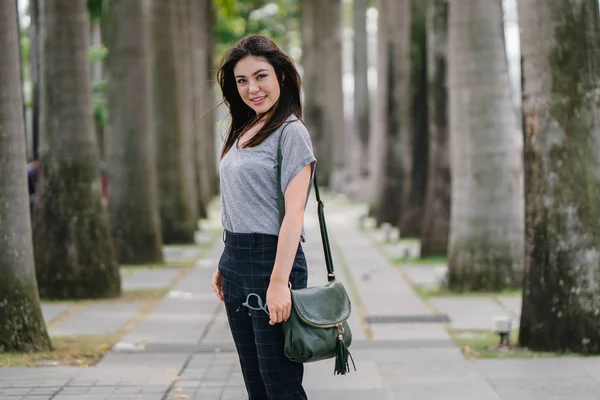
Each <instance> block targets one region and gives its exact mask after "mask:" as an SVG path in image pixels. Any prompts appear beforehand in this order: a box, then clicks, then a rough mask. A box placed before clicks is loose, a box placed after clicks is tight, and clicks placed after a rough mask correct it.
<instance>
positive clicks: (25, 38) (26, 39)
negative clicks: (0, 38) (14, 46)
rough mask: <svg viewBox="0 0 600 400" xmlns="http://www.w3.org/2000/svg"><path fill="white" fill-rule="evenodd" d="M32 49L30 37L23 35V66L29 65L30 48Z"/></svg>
mask: <svg viewBox="0 0 600 400" xmlns="http://www.w3.org/2000/svg"><path fill="white" fill-rule="evenodd" d="M30 47H31V40H29V37H28V36H25V35H21V60H22V64H23V65H29V60H30V57H29V48H30Z"/></svg>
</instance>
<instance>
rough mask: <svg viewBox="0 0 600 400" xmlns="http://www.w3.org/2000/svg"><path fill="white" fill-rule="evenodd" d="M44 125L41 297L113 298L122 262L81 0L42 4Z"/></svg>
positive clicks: (37, 235) (37, 226)
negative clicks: (108, 204) (112, 225)
mask: <svg viewBox="0 0 600 400" xmlns="http://www.w3.org/2000/svg"><path fill="white" fill-rule="evenodd" d="M41 6H42V26H43V29H42V33H43V62H44V63H43V71H44V76H43V83H44V86H43V90H42V92H43V101H42V107H43V112H42V116H43V123H42V126H43V127H44V131H43V134H44V137H45V138H44V141H43V143H42V147H41V149H40V170H41V174H40V180H39V183H38V193H39V196H38V197H37V199H36V201H37V203H36V206H35V210H34V247H35V260H36V267H37V277H38V284H39V289H40V295H41V296H42V297H45V298H101V297H115V296H118V295H119V294H120V292H121V279H120V274H119V268H118V264H117V262H116V259H115V256H114V249H113V246H112V242H111V239H110V234H109V229H108V218H107V213H106V209H105V207H104V205H103V204H102V193H101V184H100V176H99V171H98V169H99V157H98V145H97V143H96V137H95V134H94V131H93V118H92V99H91V86H90V64H89V60H88V43H89V39H88V36H89V23H88V15H87V9H86V6H85V4H84V3H83V2H72V1H70V0H46V1H44V2H43V3H42V4H41Z"/></svg>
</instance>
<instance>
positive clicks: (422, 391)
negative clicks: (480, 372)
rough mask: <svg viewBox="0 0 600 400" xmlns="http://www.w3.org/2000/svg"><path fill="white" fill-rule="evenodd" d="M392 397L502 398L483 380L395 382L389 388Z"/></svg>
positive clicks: (438, 399) (436, 399)
mask: <svg viewBox="0 0 600 400" xmlns="http://www.w3.org/2000/svg"><path fill="white" fill-rule="evenodd" d="M389 392H390V394H391V397H390V398H391V399H394V400H396V399H397V400H404V399H415V400H416V399H427V400H502V399H501V398H500V397H499V396H498V394H497V393H496V392H495V390H494V389H493V388H492V387H491V385H490V384H489V383H488V382H486V381H482V380H472V381H469V382H465V381H460V382H445V383H443V384H436V382H433V381H431V382H429V383H427V384H411V383H405V384H401V383H398V384H395V385H394V386H393V388H389Z"/></svg>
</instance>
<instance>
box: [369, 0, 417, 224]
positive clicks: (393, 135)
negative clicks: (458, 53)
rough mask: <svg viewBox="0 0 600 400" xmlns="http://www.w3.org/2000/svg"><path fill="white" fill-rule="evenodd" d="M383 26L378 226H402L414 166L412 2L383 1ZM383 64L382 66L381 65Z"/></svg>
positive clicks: (402, 0) (381, 5)
mask: <svg viewBox="0 0 600 400" xmlns="http://www.w3.org/2000/svg"><path fill="white" fill-rule="evenodd" d="M379 5H380V9H379V15H380V24H379V27H380V29H381V27H382V25H383V24H385V25H386V26H385V28H383V30H382V34H381V35H380V36H379V39H378V40H379V41H380V51H382V52H384V54H383V55H380V60H381V62H382V63H385V67H384V68H382V69H379V74H382V75H383V76H382V79H381V80H380V83H379V85H378V88H379V93H378V96H379V99H380V101H381V104H380V105H379V107H381V109H382V112H383V120H382V123H381V129H382V130H383V140H382V141H381V143H380V144H379V146H378V147H380V148H381V149H382V150H383V153H382V154H379V155H378V156H379V157H381V158H382V169H381V174H380V176H379V179H381V183H380V184H379V188H378V189H379V193H378V200H377V210H378V211H377V215H376V220H377V222H378V224H381V223H384V222H388V223H391V224H393V225H396V224H397V223H398V220H399V217H400V210H402V208H403V204H402V201H403V198H404V197H405V196H404V194H403V188H404V187H410V185H411V183H410V182H409V181H407V180H410V175H407V173H406V172H407V166H408V165H411V164H412V154H411V146H410V143H411V131H410V117H411V113H410V111H411V110H410V104H411V99H410V87H411V86H410V63H411V60H410V37H411V35H410V30H411V2H410V0H380V3H379ZM380 65H381V64H380Z"/></svg>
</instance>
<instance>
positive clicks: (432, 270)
mask: <svg viewBox="0 0 600 400" xmlns="http://www.w3.org/2000/svg"><path fill="white" fill-rule="evenodd" d="M402 269H403V270H404V272H405V273H406V275H408V277H409V279H410V280H411V281H412V283H413V284H415V285H419V286H424V287H437V286H438V285H439V284H440V283H442V282H443V280H444V275H445V274H446V271H447V270H448V268H447V267H446V266H441V267H433V266H420V267H409V266H403V267H402Z"/></svg>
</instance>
